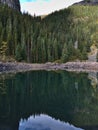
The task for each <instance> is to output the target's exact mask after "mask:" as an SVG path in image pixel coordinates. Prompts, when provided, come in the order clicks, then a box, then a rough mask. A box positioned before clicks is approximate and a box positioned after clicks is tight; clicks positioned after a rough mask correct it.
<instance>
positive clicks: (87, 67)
mask: <svg viewBox="0 0 98 130" xmlns="http://www.w3.org/2000/svg"><path fill="white" fill-rule="evenodd" d="M30 70H68V71H98V63H97V62H67V63H62V64H59V63H50V62H49V63H46V64H28V63H17V62H13V63H12V62H11V63H10V62H6V63H3V62H0V72H21V71H30Z"/></svg>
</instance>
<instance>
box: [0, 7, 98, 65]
mask: <svg viewBox="0 0 98 130" xmlns="http://www.w3.org/2000/svg"><path fill="white" fill-rule="evenodd" d="M0 14H1V15H0V19H1V21H0V59H4V58H5V57H6V58H7V57H8V56H9V57H13V58H14V59H16V60H18V61H22V60H23V61H26V62H33V63H35V62H40V63H42V62H43V63H44V62H50V61H51V62H53V61H55V62H67V61H72V60H77V59H78V60H87V59H88V53H89V52H90V51H91V50H90V47H91V46H92V45H94V46H96V48H98V37H97V36H98V7H97V6H83V5H81V6H80V5H74V6H71V7H69V8H68V9H64V10H61V11H56V12H54V13H52V14H50V15H48V16H47V17H45V18H44V19H41V17H35V16H34V17H32V16H30V15H28V14H21V13H19V12H17V11H13V10H12V9H10V8H8V7H6V6H3V7H2V6H1V7H0ZM6 14H8V15H6ZM5 46H6V47H5ZM2 57H3V58H2ZM7 59H8V58H7Z"/></svg>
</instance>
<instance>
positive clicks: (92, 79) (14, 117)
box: [0, 71, 98, 130]
mask: <svg viewBox="0 0 98 130" xmlns="http://www.w3.org/2000/svg"><path fill="white" fill-rule="evenodd" d="M97 84H98V82H97V74H96V73H91V74H88V73H71V72H66V71H56V72H53V71H50V72H48V71H33V72H25V73H17V74H2V75H0V130H82V129H85V130H98V85H97ZM68 123H69V124H72V125H74V126H72V125H69V124H68ZM80 128H81V129H80Z"/></svg>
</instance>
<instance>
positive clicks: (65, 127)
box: [19, 114, 83, 130]
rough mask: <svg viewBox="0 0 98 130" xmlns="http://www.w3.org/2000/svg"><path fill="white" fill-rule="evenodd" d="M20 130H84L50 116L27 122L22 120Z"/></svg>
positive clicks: (29, 119)
mask: <svg viewBox="0 0 98 130" xmlns="http://www.w3.org/2000/svg"><path fill="white" fill-rule="evenodd" d="M19 130H83V129H81V128H76V127H75V126H73V125H70V124H69V123H64V122H61V121H60V120H55V119H52V118H51V117H50V116H47V115H43V114H41V115H40V116H30V117H29V118H28V119H27V120H23V119H21V121H20V124H19Z"/></svg>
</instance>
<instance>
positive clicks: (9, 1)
mask: <svg viewBox="0 0 98 130" xmlns="http://www.w3.org/2000/svg"><path fill="white" fill-rule="evenodd" d="M0 3H2V4H6V5H8V6H9V7H11V8H13V9H16V10H17V11H20V2H19V0H0Z"/></svg>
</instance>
